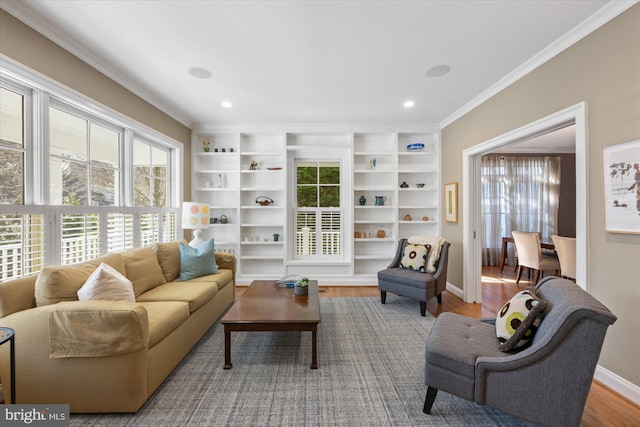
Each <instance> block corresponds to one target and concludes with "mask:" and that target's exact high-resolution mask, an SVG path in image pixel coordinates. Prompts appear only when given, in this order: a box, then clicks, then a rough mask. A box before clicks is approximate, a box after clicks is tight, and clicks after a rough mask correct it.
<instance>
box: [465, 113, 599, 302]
mask: <svg viewBox="0 0 640 427" xmlns="http://www.w3.org/2000/svg"><path fill="white" fill-rule="evenodd" d="M571 124H574V125H575V154H576V275H577V278H576V283H577V284H578V285H579V286H581V287H582V288H584V289H586V290H587V291H588V290H589V283H588V274H587V259H588V253H587V251H588V249H587V238H588V236H587V234H588V230H587V207H588V200H587V197H588V195H587V182H588V177H587V159H586V153H587V146H586V145H587V138H586V104H585V103H584V102H583V103H580V104H576V105H574V106H572V107H569V108H567V109H565V110H562V111H559V112H557V113H555V114H552V115H550V116H547V117H545V118H542V119H540V120H538V121H535V122H533V123H530V124H528V125H525V126H523V127H521V128H518V129H516V130H513V131H511V132H508V133H506V134H503V135H500V136H498V137H496V138H494V139H491V140H489V141H485V142H483V143H481V144H479V145H477V146H475V147H471V148H469V149H466V150H465V151H464V152H463V173H462V175H463V184H464V185H463V194H462V199H463V206H465V209H464V210H463V281H464V295H463V296H464V300H465V302H477V303H480V302H482V280H481V276H482V260H481V239H480V233H479V230H481V227H482V216H481V209H480V206H481V201H480V180H481V175H480V172H481V168H480V158H481V157H482V155H484V154H487V153H489V152H492V151H496V150H497V149H500V148H502V147H506V146H508V145H511V144H514V143H516V142H518V141H523V140H525V139H529V138H532V137H534V136H537V135H542V134H545V133H548V132H550V131H552V130H554V129H559V128H562V127H566V126H568V125H571Z"/></svg>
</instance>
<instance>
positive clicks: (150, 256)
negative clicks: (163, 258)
mask: <svg viewBox="0 0 640 427" xmlns="http://www.w3.org/2000/svg"><path fill="white" fill-rule="evenodd" d="M122 260H123V261H124V267H125V270H126V276H127V279H129V280H131V282H132V283H133V292H134V293H135V295H136V297H138V296H139V295H140V294H142V293H143V292H145V291H148V290H149V289H153V288H155V287H156V286H159V285H162V284H163V283H167V280H166V279H165V278H164V274H163V273H162V268H160V264H158V258H157V257H156V253H155V252H154V251H153V249H151V248H150V247H143V248H138V249H132V250H130V251H127V252H123V253H122Z"/></svg>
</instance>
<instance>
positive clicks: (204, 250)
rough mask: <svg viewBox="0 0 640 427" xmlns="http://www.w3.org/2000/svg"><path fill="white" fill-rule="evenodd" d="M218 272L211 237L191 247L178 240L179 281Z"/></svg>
mask: <svg viewBox="0 0 640 427" xmlns="http://www.w3.org/2000/svg"><path fill="white" fill-rule="evenodd" d="M217 272H218V267H217V266H216V255H215V250H214V247H213V239H211V240H207V241H206V242H204V243H201V244H200V245H198V246H196V247H195V248H192V247H191V246H189V245H187V244H186V243H183V242H180V281H184V280H189V279H194V278H196V277H200V276H206V275H207V274H215V273H217Z"/></svg>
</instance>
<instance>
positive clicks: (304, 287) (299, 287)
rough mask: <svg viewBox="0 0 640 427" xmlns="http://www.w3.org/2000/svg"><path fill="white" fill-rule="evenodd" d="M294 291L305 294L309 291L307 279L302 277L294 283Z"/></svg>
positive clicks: (297, 293)
mask: <svg viewBox="0 0 640 427" xmlns="http://www.w3.org/2000/svg"><path fill="white" fill-rule="evenodd" d="M294 293H295V294H296V295H307V294H308V293H309V279H308V278H307V277H303V278H302V279H300V280H298V281H297V282H296V284H295V288H294Z"/></svg>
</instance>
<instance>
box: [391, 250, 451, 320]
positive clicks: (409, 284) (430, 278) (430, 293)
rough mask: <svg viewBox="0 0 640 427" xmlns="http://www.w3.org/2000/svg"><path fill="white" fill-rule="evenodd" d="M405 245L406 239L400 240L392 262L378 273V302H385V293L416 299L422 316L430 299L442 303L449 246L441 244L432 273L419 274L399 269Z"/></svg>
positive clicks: (445, 284)
mask: <svg viewBox="0 0 640 427" xmlns="http://www.w3.org/2000/svg"><path fill="white" fill-rule="evenodd" d="M405 243H407V239H400V241H399V242H398V248H397V250H396V255H395V257H394V258H393V261H391V264H389V266H388V267H387V268H386V269H384V270H382V271H379V272H378V289H380V300H381V302H382V304H385V303H386V302H387V292H392V293H394V294H396V295H402V296H405V297H409V298H413V299H417V300H418V301H420V314H421V315H422V316H424V315H425V314H426V310H427V301H429V300H430V299H431V298H433V297H436V298H437V299H438V304H441V303H442V291H444V290H445V289H446V287H447V265H448V264H449V246H451V244H450V243H449V242H446V241H445V242H444V243H443V244H442V246H441V248H440V256H439V258H438V261H437V263H436V271H435V272H434V273H421V272H418V271H414V270H408V269H404V268H400V261H401V260H402V255H403V250H404V246H405Z"/></svg>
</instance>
